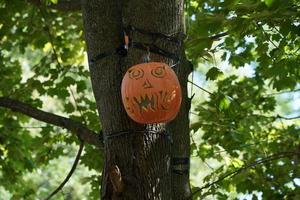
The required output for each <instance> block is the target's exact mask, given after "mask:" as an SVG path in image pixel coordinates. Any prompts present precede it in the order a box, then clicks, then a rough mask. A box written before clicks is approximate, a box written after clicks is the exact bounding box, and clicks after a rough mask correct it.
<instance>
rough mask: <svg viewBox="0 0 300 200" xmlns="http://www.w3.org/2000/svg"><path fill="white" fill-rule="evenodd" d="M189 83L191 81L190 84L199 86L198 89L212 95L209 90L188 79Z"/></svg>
mask: <svg viewBox="0 0 300 200" xmlns="http://www.w3.org/2000/svg"><path fill="white" fill-rule="evenodd" d="M188 82H189V83H191V84H192V85H194V86H196V87H197V88H199V89H200V90H202V91H204V92H206V93H208V94H210V95H213V93H211V92H210V91H208V90H206V89H204V88H203V87H200V86H199V85H197V84H196V83H194V82H192V81H188Z"/></svg>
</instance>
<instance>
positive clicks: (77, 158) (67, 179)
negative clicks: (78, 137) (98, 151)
mask: <svg viewBox="0 0 300 200" xmlns="http://www.w3.org/2000/svg"><path fill="white" fill-rule="evenodd" d="M83 147H84V142H83V141H80V146H79V149H78V152H77V155H76V158H75V161H74V163H73V165H72V168H71V170H70V172H69V173H68V175H67V176H66V178H65V179H64V181H63V182H61V184H60V185H59V186H58V187H57V188H56V189H55V190H54V191H53V192H52V193H51V194H50V195H49V196H48V197H46V198H45V200H49V199H51V198H52V197H53V196H54V195H56V194H57V193H58V192H59V191H60V190H62V189H63V187H64V186H65V184H66V183H67V182H68V181H69V179H70V178H71V176H72V175H73V173H74V171H75V169H76V167H77V165H78V163H79V159H80V156H81V153H82V150H83Z"/></svg>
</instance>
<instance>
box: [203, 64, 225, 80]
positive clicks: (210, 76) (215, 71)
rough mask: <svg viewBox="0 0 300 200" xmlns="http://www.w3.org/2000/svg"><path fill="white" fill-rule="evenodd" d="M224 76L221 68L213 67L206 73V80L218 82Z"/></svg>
mask: <svg viewBox="0 0 300 200" xmlns="http://www.w3.org/2000/svg"><path fill="white" fill-rule="evenodd" d="M222 75H223V72H222V71H221V70H220V69H219V68H216V67H213V68H211V69H210V70H208V72H207V73H206V80H216V79H217V78H219V77H220V76H222Z"/></svg>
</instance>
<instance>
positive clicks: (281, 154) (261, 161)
mask: <svg viewBox="0 0 300 200" xmlns="http://www.w3.org/2000/svg"><path fill="white" fill-rule="evenodd" d="M299 154H300V152H299V151H291V152H279V153H275V154H272V155H270V156H267V157H265V158H261V159H258V160H256V161H254V162H252V163H249V164H245V165H244V166H242V167H241V168H239V169H237V170H235V171H232V172H229V173H227V174H225V175H224V176H222V177H220V178H219V179H218V180H216V181H214V182H211V183H207V184H206V185H204V186H203V187H201V188H199V189H197V190H195V191H194V192H193V193H192V195H191V196H190V197H189V198H187V199H191V198H192V196H193V195H195V194H197V193H199V192H201V191H202V190H203V189H206V188H209V187H211V186H213V185H215V184H217V183H219V182H221V181H223V180H224V179H226V178H232V177H234V176H236V175H237V174H239V173H241V172H243V171H244V170H247V169H249V168H252V167H256V166H257V165H260V164H264V163H267V162H271V161H274V160H278V159H280V158H286V157H291V156H294V155H299Z"/></svg>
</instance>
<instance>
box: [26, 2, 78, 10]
mask: <svg viewBox="0 0 300 200" xmlns="http://www.w3.org/2000/svg"><path fill="white" fill-rule="evenodd" d="M27 2H29V3H31V4H33V5H36V6H45V5H44V4H42V2H41V1H40V0H27ZM46 7H47V8H51V9H55V10H60V11H79V10H80V9H81V3H80V0H59V1H58V2H57V4H50V5H48V6H46Z"/></svg>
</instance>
